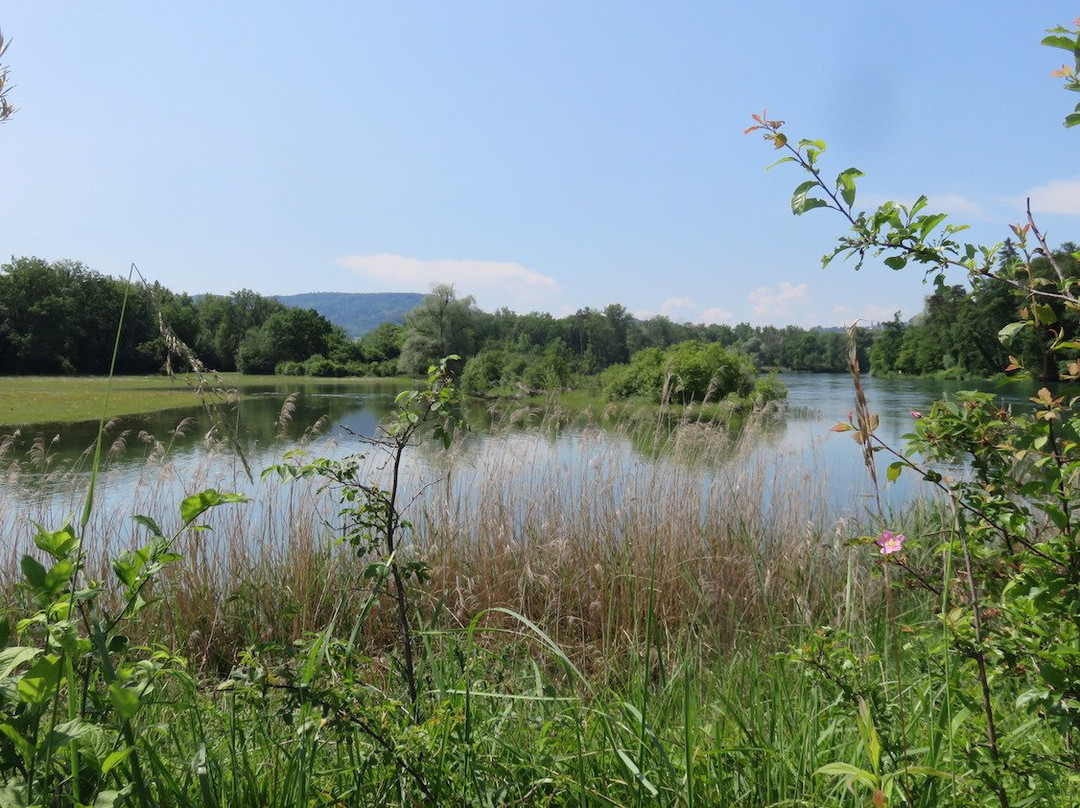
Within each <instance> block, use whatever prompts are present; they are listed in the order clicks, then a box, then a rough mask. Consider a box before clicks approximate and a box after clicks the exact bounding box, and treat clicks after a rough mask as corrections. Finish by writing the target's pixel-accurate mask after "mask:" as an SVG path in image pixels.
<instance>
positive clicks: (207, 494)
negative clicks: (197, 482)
mask: <svg viewBox="0 0 1080 808" xmlns="http://www.w3.org/2000/svg"><path fill="white" fill-rule="evenodd" d="M247 501H248V498H247V497H245V496H244V495H243V494H221V493H218V492H217V491H215V490H214V489H213V488H207V489H206V490H205V491H203V492H201V493H198V494H192V495H191V496H190V497H188V498H186V499H185V500H184V501H183V502H181V503H180V518H181V519H183V520H184V524H185V525H190V524H191V523H192V522H194V521H195V520H196V519H198V518H199V517H200V516H202V515H203V514H204V513H206V511H208V510H210V509H211V508H213V507H215V506H217V505H224V504H226V503H229V502H247Z"/></svg>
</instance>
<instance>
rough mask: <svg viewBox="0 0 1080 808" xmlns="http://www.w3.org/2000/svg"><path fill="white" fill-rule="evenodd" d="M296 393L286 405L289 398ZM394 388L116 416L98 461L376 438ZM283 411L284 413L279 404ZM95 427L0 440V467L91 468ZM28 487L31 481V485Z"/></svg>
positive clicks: (283, 393)
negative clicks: (348, 436)
mask: <svg viewBox="0 0 1080 808" xmlns="http://www.w3.org/2000/svg"><path fill="white" fill-rule="evenodd" d="M294 391H296V392H298V395H295V396H294V397H293V398H292V399H290V398H289V396H290V394H292V393H293V392H294ZM397 392H398V388H397V387H395V386H392V385H387V384H385V383H383V384H379V385H371V384H364V385H356V384H354V385H348V384H342V383H334V384H318V385H302V386H300V389H299V391H297V385H296V384H291V385H289V384H287V383H286V384H280V385H276V386H275V387H273V388H267V389H265V390H263V391H261V392H259V393H256V394H255V395H248V396H247V397H245V398H242V399H240V401H239V402H238V403H237V404H235V405H232V406H226V407H224V408H220V411H219V412H217V413H213V412H210V411H209V410H208V409H206V408H203V407H201V406H196V407H185V408H180V409H170V410H162V411H159V412H155V413H147V414H142V415H128V416H119V417H117V418H114V419H112V420H111V421H109V423H108V424H107V425H106V429H105V442H104V445H103V456H104V460H105V463H106V465H107V466H109V467H112V468H113V469H116V468H117V467H119V468H121V469H124V468H126V469H128V470H129V471H130V470H132V469H135V468H137V467H139V466H142V465H144V464H146V463H147V462H149V461H154V460H158V459H160V458H161V457H162V456H164V455H170V456H176V455H197V454H200V453H203V452H205V451H206V450H207V449H208V448H213V449H215V450H219V451H222V450H224V449H225V448H227V446H228V445H231V441H228V440H225V438H226V436H228V435H229V434H235V436H236V443H237V444H238V445H239V447H240V449H241V450H242V451H245V452H258V451H261V450H264V449H267V448H269V447H274V446H278V447H280V449H281V452H285V451H287V450H288V449H289V448H292V447H293V446H295V445H296V444H298V443H301V442H305V441H308V440H312V439H316V438H318V437H319V436H332V435H335V434H344V431H343V430H340V429H339V428H338V427H339V425H341V426H345V427H347V428H348V429H350V430H352V431H353V432H355V433H358V434H361V435H371V434H374V432H375V429H376V427H377V425H378V423H379V422H380V421H381V420H382V419H383V418H384V417H385V416H386V415H387V414H388V413H389V412H390V410H391V408H392V407H393V401H394V395H396V393H397ZM287 401H288V402H289V407H288V408H287V410H286V411H284V412H283V406H284V405H286V402H287ZM97 429H98V424H97V422H96V421H86V422H73V423H65V424H46V425H39V426H35V427H32V428H29V429H22V430H12V431H11V432H9V433H7V434H0V466H4V467H8V468H9V469H12V468H13V469H14V470H16V471H19V472H22V473H23V474H24V475H25V476H26V477H27V482H28V483H31V480H32V479H33V478H41V477H42V475H53V474H59V473H63V472H65V471H66V472H71V473H80V472H82V471H85V470H87V469H88V468H89V463H90V461H91V460H92V455H93V445H94V441H95V440H96V438H97ZM31 484H32V483H31Z"/></svg>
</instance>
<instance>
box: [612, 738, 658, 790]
mask: <svg viewBox="0 0 1080 808" xmlns="http://www.w3.org/2000/svg"><path fill="white" fill-rule="evenodd" d="M615 752H616V753H617V754H618V755H619V759H620V760H621V761H622V762H623V765H624V766H626V769H627V771H629V772H630V774H631V775H632V776H633V778H634V779H635V780H637V781H638V782H639V783H641V785H642V786H643V787H644V788H645V790H646V791H648V792H649V796H651V797H656V796H659V794H660V792H659V791H657V790H656V786H654V785H653V784H652V783H650V782H649V778H648V777H646V776H645V775H644V774H642V773H641V769H639V768H638V767H637V764H636V763H634V761H633V760H631V759H630V756H629V755H628V754H626V752H624V751H623V750H622V749H616V750H615Z"/></svg>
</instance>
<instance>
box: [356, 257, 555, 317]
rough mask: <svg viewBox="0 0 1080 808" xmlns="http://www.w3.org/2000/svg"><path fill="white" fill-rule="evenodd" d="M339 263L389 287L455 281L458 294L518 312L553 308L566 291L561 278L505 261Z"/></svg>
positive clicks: (419, 287) (422, 287)
mask: <svg viewBox="0 0 1080 808" xmlns="http://www.w3.org/2000/svg"><path fill="white" fill-rule="evenodd" d="M337 263H338V264H339V265H341V266H343V267H346V268H347V269H350V270H352V271H353V272H355V273H356V274H357V275H359V276H360V277H362V278H364V279H366V280H368V281H370V282H371V283H372V284H374V285H376V286H379V287H382V288H383V289H385V290H386V291H394V292H426V291H428V290H429V289H430V288H431V286H432V284H437V283H449V284H453V285H454V288H455V289H456V290H457V292H458V294H459V295H473V296H474V297H476V299H477V303H478V304H479V305H480V306H481V308H488V309H494V308H498V307H500V306H509V307H510V308H512V309H515V310H518V311H532V310H539V309H545V308H550V306H551V304H552V301H553V300H554V299H555V298H557V297H558V296H559V295H560V294H561V293H562V288H561V287H560V286H559V284H558V282H557V281H556V280H555V279H554V278H552V277H550V276H548V275H542V274H541V273H539V272H536V271H534V270H531V269H529V268H528V267H525V266H522V265H521V264H514V263H508V262H501V261H470V260H459V259H449V258H447V259H438V260H431V261H427V260H423V259H420V258H409V257H408V256H404V255H391V254H389V253H379V254H377V255H346V256H343V257H341V258H339V259H337Z"/></svg>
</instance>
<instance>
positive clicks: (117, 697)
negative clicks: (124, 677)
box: [109, 682, 141, 721]
mask: <svg viewBox="0 0 1080 808" xmlns="http://www.w3.org/2000/svg"><path fill="white" fill-rule="evenodd" d="M109 701H110V702H111V703H112V706H113V707H115V708H116V712H117V713H118V714H119V716H120V717H121V718H122V719H124V720H125V721H126V720H127V719H129V718H132V717H133V716H134V715H135V713H137V712H139V707H140V706H141V704H140V699H139V694H138V692H137V691H136V690H135V688H132V687H124V686H123V685H121V684H120V683H119V682H113V683H112V684H111V685H109Z"/></svg>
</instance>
